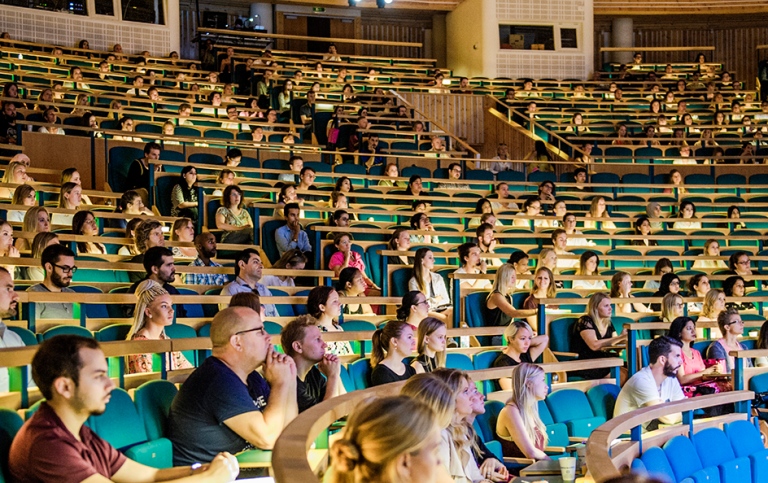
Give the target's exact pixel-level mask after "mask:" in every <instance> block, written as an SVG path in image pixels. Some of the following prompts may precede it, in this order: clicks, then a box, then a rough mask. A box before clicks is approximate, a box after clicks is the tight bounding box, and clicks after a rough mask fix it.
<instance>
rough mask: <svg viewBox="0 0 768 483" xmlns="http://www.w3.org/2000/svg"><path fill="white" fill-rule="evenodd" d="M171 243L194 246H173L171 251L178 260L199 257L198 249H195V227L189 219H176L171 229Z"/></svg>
mask: <svg viewBox="0 0 768 483" xmlns="http://www.w3.org/2000/svg"><path fill="white" fill-rule="evenodd" d="M171 241H172V242H181V243H188V244H190V245H193V246H184V245H181V246H173V247H171V251H172V252H173V256H174V257H177V258H194V257H196V256H197V249H195V247H194V241H195V225H194V224H193V223H192V220H191V219H189V218H183V217H182V218H176V221H174V222H173V226H172V227H171Z"/></svg>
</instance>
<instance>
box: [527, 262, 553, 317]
mask: <svg viewBox="0 0 768 483" xmlns="http://www.w3.org/2000/svg"><path fill="white" fill-rule="evenodd" d="M555 297H557V286H556V285H555V280H554V275H552V271H551V270H550V269H548V268H547V267H539V268H537V269H536V273H534V274H533V288H532V289H531V292H530V293H529V294H528V297H526V299H525V300H524V301H523V309H525V310H534V311H535V312H536V314H538V311H539V299H553V298H555ZM547 308H549V309H557V308H558V306H557V305H548V306H547ZM527 320H528V323H529V324H531V325H534V326H537V325H538V320H537V319H536V315H529V316H528V318H527Z"/></svg>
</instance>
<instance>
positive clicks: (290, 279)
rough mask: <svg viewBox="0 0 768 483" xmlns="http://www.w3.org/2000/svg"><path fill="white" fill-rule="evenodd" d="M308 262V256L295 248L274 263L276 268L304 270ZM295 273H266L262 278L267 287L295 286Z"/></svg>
mask: <svg viewBox="0 0 768 483" xmlns="http://www.w3.org/2000/svg"><path fill="white" fill-rule="evenodd" d="M306 264H307V257H306V256H304V254H303V253H302V252H301V250H299V249H298V248H294V249H293V250H288V251H287V252H285V253H283V256H281V257H280V259H279V260H278V261H276V262H275V263H274V264H272V268H273V269H275V270H293V271H294V272H300V271H302V270H304V267H305V266H306ZM296 275H297V274H295V273H292V274H289V275H265V276H264V277H262V278H261V283H262V284H263V285H265V286H267V287H295V286H296V282H295V281H294V280H295V278H296Z"/></svg>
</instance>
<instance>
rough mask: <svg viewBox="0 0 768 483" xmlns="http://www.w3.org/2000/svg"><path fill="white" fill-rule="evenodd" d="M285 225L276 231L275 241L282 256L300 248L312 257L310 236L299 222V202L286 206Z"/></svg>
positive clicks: (308, 257)
mask: <svg viewBox="0 0 768 483" xmlns="http://www.w3.org/2000/svg"><path fill="white" fill-rule="evenodd" d="M283 211H284V213H285V222H286V223H285V225H283V226H281V227H280V228H278V229H277V230H276V231H275V243H276V244H277V251H278V252H279V253H280V256H282V255H283V253H285V252H287V251H288V250H292V249H294V248H298V249H299V250H301V251H302V253H304V254H305V255H306V256H307V259H308V260H309V259H311V258H310V255H311V253H312V247H311V246H310V244H309V237H308V236H307V232H306V231H304V230H303V229H302V227H301V224H300V223H299V211H300V208H299V205H298V203H288V204H287V205H285V208H284V210H283Z"/></svg>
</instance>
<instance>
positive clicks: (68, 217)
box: [51, 181, 83, 226]
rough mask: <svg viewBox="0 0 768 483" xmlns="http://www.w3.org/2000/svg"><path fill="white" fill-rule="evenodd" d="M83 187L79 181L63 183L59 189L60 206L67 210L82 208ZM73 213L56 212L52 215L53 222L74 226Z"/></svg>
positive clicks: (54, 223)
mask: <svg viewBox="0 0 768 483" xmlns="http://www.w3.org/2000/svg"><path fill="white" fill-rule="evenodd" d="M82 197H83V188H81V187H80V185H79V184H77V183H72V182H71V181H70V182H69V183H64V184H63V185H61V190H60V191H59V205H58V208H63V209H65V210H77V209H79V208H80V203H81V202H82ZM74 216H75V215H74V214H73V213H54V214H53V216H52V217H51V224H53V225H67V226H72V218H74Z"/></svg>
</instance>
